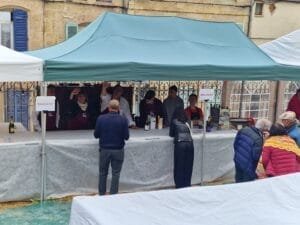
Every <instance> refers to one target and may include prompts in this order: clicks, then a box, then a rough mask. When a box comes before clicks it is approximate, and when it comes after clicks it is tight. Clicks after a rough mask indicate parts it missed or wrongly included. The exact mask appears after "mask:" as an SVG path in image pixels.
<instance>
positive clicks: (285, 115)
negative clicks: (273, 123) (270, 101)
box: [279, 111, 296, 122]
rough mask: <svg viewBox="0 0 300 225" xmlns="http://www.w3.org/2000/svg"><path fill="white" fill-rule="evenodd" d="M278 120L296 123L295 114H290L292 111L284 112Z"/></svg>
mask: <svg viewBox="0 0 300 225" xmlns="http://www.w3.org/2000/svg"><path fill="white" fill-rule="evenodd" d="M279 119H280V120H290V121H293V122H294V121H296V113H295V112H292V111H287V112H284V113H282V114H281V115H280V116H279Z"/></svg>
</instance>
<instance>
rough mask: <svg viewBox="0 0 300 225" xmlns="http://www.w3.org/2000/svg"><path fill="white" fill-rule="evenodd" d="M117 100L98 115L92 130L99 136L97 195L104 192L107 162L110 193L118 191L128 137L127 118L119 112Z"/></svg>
mask: <svg viewBox="0 0 300 225" xmlns="http://www.w3.org/2000/svg"><path fill="white" fill-rule="evenodd" d="M119 107H120V106H119V101H118V100H111V101H110V102H109V105H108V109H109V113H108V114H105V115H101V116H99V117H98V119H97V122H96V128H95V131H94V136H95V138H99V146H100V160H99V173H100V174H99V195H105V193H106V181H107V174H108V168H109V164H111V168H112V180H111V186H110V194H116V193H118V189H119V178H120V173H121V169H122V164H123V160H124V145H125V140H128V139H129V129H128V122H127V119H126V118H125V117H123V116H121V115H120V114H119V113H118V112H119Z"/></svg>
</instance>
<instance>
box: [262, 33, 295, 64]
mask: <svg viewBox="0 0 300 225" xmlns="http://www.w3.org/2000/svg"><path fill="white" fill-rule="evenodd" d="M259 47H260V48H261V49H262V50H263V51H264V52H265V53H266V54H267V55H269V56H270V57H271V58H272V59H273V60H274V61H276V62H277V63H280V64H285V65H291V66H300V30H296V31H294V32H292V33H289V34H287V35H284V36H282V37H280V38H278V39H276V40H274V41H270V42H267V43H265V44H262V45H260V46H259Z"/></svg>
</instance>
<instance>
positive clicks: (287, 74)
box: [28, 13, 300, 199]
mask: <svg viewBox="0 0 300 225" xmlns="http://www.w3.org/2000/svg"><path fill="white" fill-rule="evenodd" d="M28 54H30V55H33V56H36V57H38V58H41V59H43V60H44V61H45V65H44V68H45V69H44V81H66V82H72V81H103V80H117V81H142V80H297V79H298V74H299V71H300V70H299V69H298V68H296V67H289V66H283V65H279V64H277V63H275V62H274V61H273V60H272V59H271V58H269V57H268V56H267V55H265V54H264V53H263V52H262V51H261V50H260V49H259V48H258V47H257V46H256V45H255V44H254V43H252V42H251V41H250V40H249V39H248V38H247V37H246V36H245V34H244V33H243V32H242V31H241V30H240V29H239V27H238V26H237V25H236V24H235V23H230V22H227V23H223V22H222V23H221V22H204V21H198V20H191V19H183V18H177V17H149V16H133V15H124V14H115V13H104V14H103V15H102V16H100V17H98V18H97V19H96V20H95V21H94V22H93V23H91V24H90V25H89V26H88V27H86V28H85V29H84V30H82V31H81V32H80V33H78V34H77V35H75V36H74V37H72V38H70V39H68V40H66V41H65V42H62V43H60V44H58V45H55V46H52V47H49V48H45V49H41V50H37V51H32V52H28ZM44 94H45V90H44ZM42 121H43V122H42V127H43V140H44V139H45V116H44V115H43V120H42ZM204 140H205V132H204V133H203V149H204ZM43 143H45V140H44V141H43ZM43 146H44V144H43ZM43 149H44V150H43ZM44 151H45V146H44V147H43V148H42V156H43V157H42V158H43V162H44V161H45V152H44ZM202 154H203V151H202ZM202 161H203V155H202ZM45 173H46V172H45V165H44V163H43V171H42V191H41V199H43V198H44V188H45V187H44V182H45V181H44V178H45V176H44V175H45Z"/></svg>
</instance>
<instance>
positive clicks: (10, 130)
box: [8, 116, 15, 134]
mask: <svg viewBox="0 0 300 225" xmlns="http://www.w3.org/2000/svg"><path fill="white" fill-rule="evenodd" d="M8 133H10V134H13V133H15V123H14V119H13V117H12V116H11V117H10V120H9V124H8Z"/></svg>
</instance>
